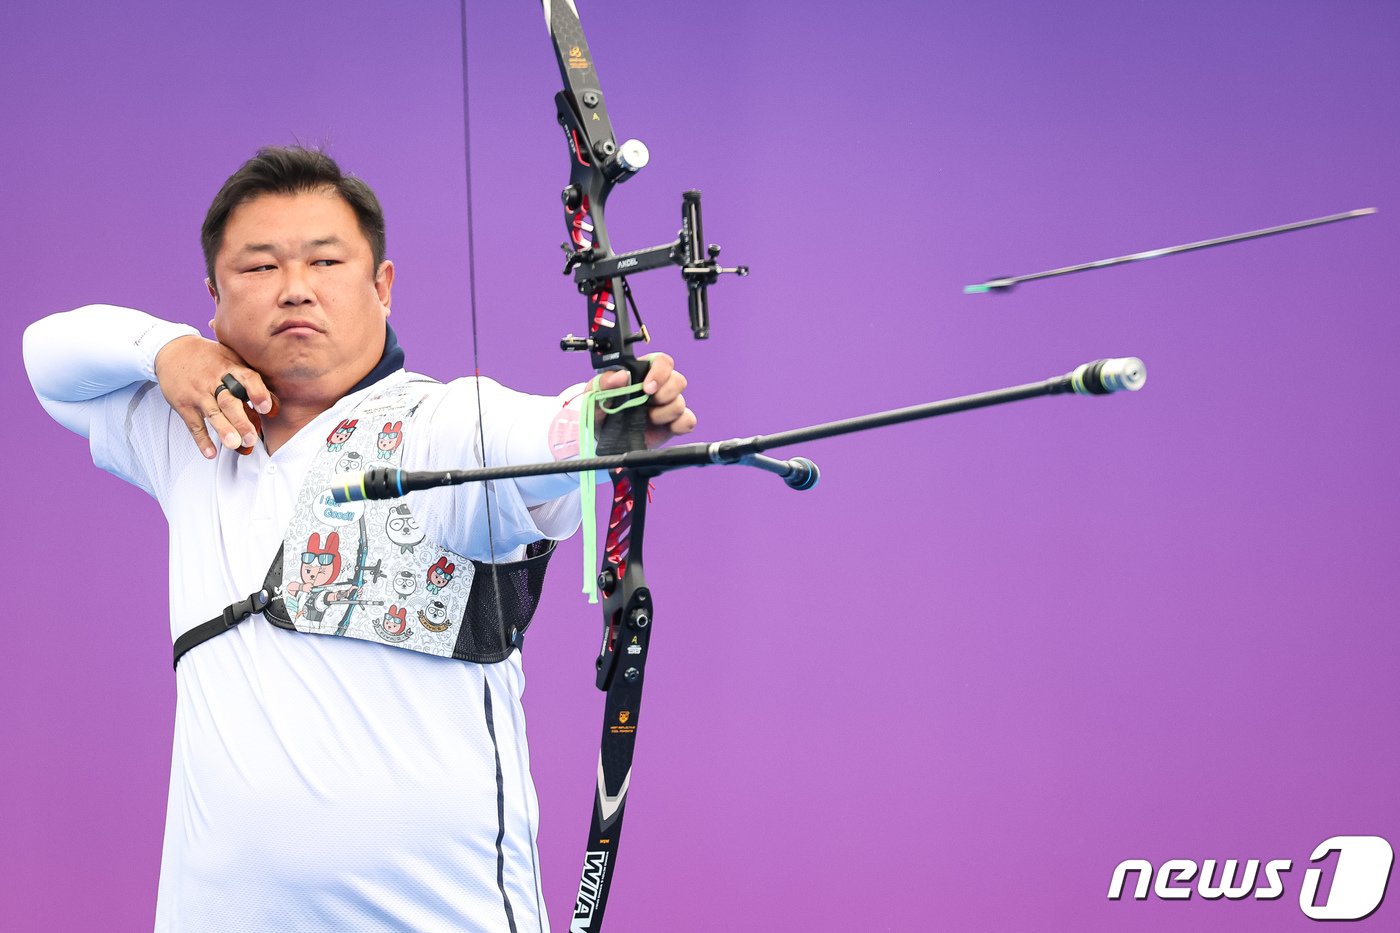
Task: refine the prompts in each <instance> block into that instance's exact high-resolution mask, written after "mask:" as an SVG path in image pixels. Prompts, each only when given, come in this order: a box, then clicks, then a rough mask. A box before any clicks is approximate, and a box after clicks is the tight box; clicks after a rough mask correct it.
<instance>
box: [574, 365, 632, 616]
mask: <svg viewBox="0 0 1400 933" xmlns="http://www.w3.org/2000/svg"><path fill="white" fill-rule="evenodd" d="M597 384H598V380H597V378H596V377H595V378H594V379H593V380H592V381H590V382H589V383H588V385H589V389H588V391H587V392H585V393H584V394H583V410H582V411H581V412H579V417H578V455H579V457H580V458H584V459H586V458H588V457H593V456H596V455H597V450H598V440H597V438H596V437H594V425H595V424H596V423H597V420H598V418H597V414H596V412H595V408H596V409H597V411H601V412H603V414H605V415H615V414H617V413H618V412H620V411H625V410H626V409H628V408H635V407H636V406H638V405H645V404H646V403H647V396H646V395H645V394H644V393H643V392H642V387H641V385H640V384H637V385H625V386H620V387H618V388H616V389H598V388H594V387H595V386H596V385H597ZM624 395H631V396H634V397H633V398H629V399H627V400H626V401H623V402H619V403H617V404H615V405H611V406H610V405H608V404H606V403H607V401H608V400H609V399H614V398H619V397H621V396H624ZM578 488H579V494H580V497H581V499H582V505H583V592H584V593H585V594H586V595H587V596H588V601H589V602H590V603H596V602H598V576H597V567H598V514H597V499H598V478H597V474H596V473H594V472H593V471H592V470H586V471H584V472H582V473H580V474H579V475H578Z"/></svg>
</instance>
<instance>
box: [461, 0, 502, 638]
mask: <svg viewBox="0 0 1400 933" xmlns="http://www.w3.org/2000/svg"><path fill="white" fill-rule="evenodd" d="M458 9H459V10H460V13H461V16H460V22H461V27H462V145H463V149H464V151H463V158H462V161H463V163H464V165H465V166H466V170H465V173H466V183H467V307H468V308H469V309H470V311H471V322H472V375H473V376H474V377H475V378H476V435H477V443H478V444H479V445H480V448H481V465H482V467H483V468H485V467H488V466H490V464H489V463H487V462H486V426H485V420H484V418H483V414H484V413H483V409H482V404H481V338H480V336H479V335H478V333H477V326H476V223H475V211H474V210H473V209H472V121H471V108H470V107H469V106H468V104H467V101H468V99H469V97H470V94H469V92H470V90H471V81H470V79H469V78H468V76H467V75H468V72H469V70H470V69H469V68H468V66H467V0H459V4H458ZM483 485H484V486H485V490H486V492H485V494H486V546H487V550H488V552H489V553H490V557H491V582H492V583H493V584H495V590H496V592H495V596H496V616H497V619H498V620H499V621H500V622H502V623H504V622H505V615H504V611H503V605H504V604H503V603H502V602H501V583H500V580H499V579H498V578H497V576H496V571H495V568H496V534H495V521H494V518H493V516H492V509H491V492H492V486H493V484H492V483H490V482H487V483H485V484H483Z"/></svg>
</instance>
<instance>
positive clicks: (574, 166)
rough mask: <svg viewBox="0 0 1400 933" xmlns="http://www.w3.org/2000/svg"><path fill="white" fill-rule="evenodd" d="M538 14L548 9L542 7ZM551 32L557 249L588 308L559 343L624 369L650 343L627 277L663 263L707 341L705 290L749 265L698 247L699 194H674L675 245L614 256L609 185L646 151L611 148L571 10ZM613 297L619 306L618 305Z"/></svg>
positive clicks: (637, 166)
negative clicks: (565, 148) (562, 174)
mask: <svg viewBox="0 0 1400 933" xmlns="http://www.w3.org/2000/svg"><path fill="white" fill-rule="evenodd" d="M571 6H572V5H570V7H571ZM545 9H546V11H547V12H550V5H549V4H548V3H546V4H545ZM550 27H551V28H550V34H551V36H552V37H553V39H554V46H555V51H556V53H557V55H558V59H559V71H560V74H561V75H562V76H563V78H564V88H565V89H564V90H562V91H560V92H559V93H558V94H556V95H555V96H554V103H555V108H556V110H557V112H558V119H559V125H560V126H562V127H563V128H564V137H565V139H566V141H567V142H568V144H569V150H570V154H571V156H572V158H571V159H570V165H571V171H570V175H569V184H568V185H566V186H565V188H564V190H563V192H562V195H561V197H562V198H563V201H564V222H565V225H566V227H567V229H568V231H569V240H568V241H567V242H565V243H563V244H562V247H563V250H564V252H565V253H566V254H567V255H568V259H567V260H566V261H565V263H564V273H565V274H566V275H567V274H568V273H570V272H572V273H573V275H574V283H575V284H576V285H577V286H578V289H579V291H580V292H582V293H583V294H584V295H586V296H588V298H589V304H590V307H589V312H590V313H589V334H588V336H587V337H576V336H574V335H573V334H570V335H568V336H567V337H565V338H564V339H562V340H561V341H560V342H559V346H560V348H561V349H564V350H588V351H589V352H590V353H591V354H592V358H593V366H594V368H595V369H603V368H605V367H609V366H617V365H622V366H624V367H626V368H628V369H629V370H631V369H633V364H630V363H629V360H628V358H629V357H630V356H631V354H629V353H626V352H624V351H625V349H626V348H627V347H628V346H630V345H631V344H633V343H635V342H636V341H638V340H642V341H648V342H649V341H650V339H651V338H650V335H649V334H648V333H647V329H646V325H645V324H643V323H642V320H641V315H640V314H639V313H638V311H637V303H636V300H635V299H634V298H633V297H632V289H631V287H630V286H629V285H628V284H627V278H626V276H628V275H633V274H635V273H638V272H646V271H648V270H650V269H660V268H662V267H664V266H670V265H677V266H680V267H681V277H682V278H683V279H684V280H685V283H686V287H687V289H688V290H689V292H690V329H691V332H692V333H693V334H694V335H695V339H697V340H704V339H706V338H707V337H709V336H710V306H709V298H708V295H707V289H708V288H709V286H711V285H713V284H714V283H715V281H716V280H717V279H718V278H719V277H720V276H721V275H722V274H724V273H727V272H732V273H734V274H736V275H748V274H749V269H748V266H732V267H729V268H725V267H723V266H721V265H720V264H719V262H718V257H719V253H720V248H719V246H717V245H716V244H714V243H709V244H707V243H705V234H704V228H703V225H702V223H701V220H700V192H699V191H687V192H685V194H683V195H682V196H681V229H680V231H679V233H678V234H677V236H676V239H675V240H674V241H672V242H670V243H664V244H662V245H660V246H653V247H651V248H650V249H640V250H634V251H632V252H629V253H622V254H620V255H619V254H615V253H614V252H613V250H612V244H611V243H610V242H609V241H608V234H607V228H606V226H605V225H604V224H603V222H602V216H603V208H604V205H605V204H606V202H607V198H608V194H609V193H610V192H611V191H612V188H613V186H614V185H616V184H619V183H621V182H624V181H626V180H627V179H629V178H631V177H632V176H633V175H635V174H636V173H637V172H639V171H641V169H642V168H644V167H645V166H646V164H647V161H648V160H649V158H650V154H649V153H648V151H647V147H646V146H645V145H643V144H642V143H641V142H640V141H638V140H635V139H629V140H627V141H626V142H624V143H622V144H621V145H618V143H617V141H616V137H615V136H614V134H613V129H612V123H611V121H610V120H609V119H608V111H607V104H606V103H605V102H604V100H603V92H602V90H601V89H600V88H599V87H598V77H597V72H596V71H595V70H594V68H593V61H592V56H591V55H590V53H589V51H588V43H587V40H585V39H584V37H583V30H582V29H581V28H579V27H578V19H577V13H576V12H574V11H573V10H572V9H571V8H570V9H568V10H567V11H565V10H562V9H556V10H554V11H553V13H552V15H551V16H550ZM619 293H621V295H622V296H623V299H624V301H625V302H626V307H623V308H619V307H618V306H617V302H616V298H617V295H618V294H619ZM628 308H630V309H631V312H630V314H631V318H632V319H635V320H636V325H637V327H636V330H635V331H634V330H633V328H632V326H631V325H632V321H631V320H630V319H629V316H628V310H627V309H628ZM633 375H640V373H636V372H634V373H633Z"/></svg>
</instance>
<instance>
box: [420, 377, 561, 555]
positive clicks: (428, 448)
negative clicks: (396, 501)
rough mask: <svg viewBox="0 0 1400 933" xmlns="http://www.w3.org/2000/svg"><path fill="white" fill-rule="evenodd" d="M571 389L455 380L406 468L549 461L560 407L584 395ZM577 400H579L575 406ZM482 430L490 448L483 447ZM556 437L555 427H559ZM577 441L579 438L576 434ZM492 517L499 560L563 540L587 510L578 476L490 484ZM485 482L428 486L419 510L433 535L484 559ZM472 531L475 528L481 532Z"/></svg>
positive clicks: (430, 416) (430, 417)
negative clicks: (532, 389) (552, 392)
mask: <svg viewBox="0 0 1400 933" xmlns="http://www.w3.org/2000/svg"><path fill="white" fill-rule="evenodd" d="M478 389H479V391H480V392H481V410H482V412H483V415H484V417H483V419H482V420H483V423H484V431H482V432H481V434H478V430H477V391H478ZM582 389H583V387H582V386H576V387H572V388H570V389H568V390H565V391H564V392H562V393H560V395H559V396H557V397H556V396H538V395H526V394H524V393H521V392H516V391H514V390H512V389H507V388H505V387H504V386H502V385H500V384H499V383H497V382H494V381H492V380H490V379H480V380H478V379H473V378H466V379H458V380H455V381H453V382H451V383H449V384H448V385H447V386H446V387H445V391H444V392H443V393H442V395H441V396H439V399H438V402H437V404H436V405H435V406H434V407H433V410H432V411H431V412H429V411H424V412H423V414H422V415H420V417H419V420H420V422H421V421H423V420H424V416H426V417H427V420H428V421H429V423H430V425H431V426H430V430H429V432H428V433H427V435H426V436H425V437H424V436H420V439H419V440H420V443H418V444H414V445H412V447H411V448H410V447H407V446H406V447H405V452H404V466H405V468H407V469H427V470H447V469H471V468H473V467H478V466H480V465H481V464H482V463H483V462H484V463H488V464H490V465H492V466H504V465H507V464H518V463H540V462H550V461H552V460H554V459H555V452H554V451H553V450H552V449H551V427H553V426H555V425H556V423H557V421H558V419H559V415H560V412H561V411H563V410H564V409H566V408H568V407H569V405H570V403H571V401H572V400H574V399H575V398H576V397H577V396H578V395H580V394H581V392H582ZM576 408H577V406H576V405H575V409H576ZM483 436H484V440H485V445H486V449H485V453H484V455H483V453H482V450H481V441H482V437H483ZM556 439H557V432H556ZM575 440H576V437H575ZM491 489H492V496H491V516H490V521H491V524H492V526H493V530H492V534H491V538H492V540H494V542H495V543H494V549H495V559H496V560H503V559H507V557H506V555H507V553H509V552H511V551H514V550H515V549H517V548H519V547H521V546H523V545H525V544H528V543H530V542H532V541H537V540H539V539H540V538H554V539H563V538H567V537H568V536H569V535H571V534H573V533H574V531H575V530H577V528H578V525H579V520H580V516H581V511H580V505H579V487H578V475H577V474H575V473H561V474H554V475H547V476H535V477H528V478H525V479H519V480H513V481H508V482H507V481H501V482H495V483H492V484H491ZM483 493H484V489H483V484H481V483H468V484H464V485H460V486H452V487H446V488H441V489H432V490H424V491H422V492H419V493H414V494H413V495H415V496H419V497H421V499H420V500H419V501H420V503H421V511H419V509H420V507H419V506H415V512H418V514H420V515H422V516H423V517H424V518H425V519H426V521H427V530H428V533H429V535H430V536H432V537H434V538H435V539H436V540H437V541H440V542H441V543H442V544H444V545H446V546H447V547H449V548H451V549H452V550H454V551H457V552H458V553H459V554H466V555H468V556H471V557H475V558H477V559H478V560H481V559H485V558H486V557H487V556H488V555H487V541H486V536H485V529H486V502H485V496H484V494H483ZM473 532H476V533H475V534H474V533H473Z"/></svg>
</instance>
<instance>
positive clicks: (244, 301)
mask: <svg viewBox="0 0 1400 933" xmlns="http://www.w3.org/2000/svg"><path fill="white" fill-rule="evenodd" d="M214 278H215V280H216V282H215V284H217V289H215V288H214V287H213V285H211V287H210V294H211V295H213V296H214V320H213V321H211V322H210V325H211V326H212V327H213V329H214V333H215V335H216V336H217V337H218V339H219V342H220V343H223V344H225V345H226V346H228V347H230V348H231V349H232V350H234V351H235V352H236V353H238V355H239V356H241V357H243V359H244V360H246V361H247V363H248V365H249V366H251V367H252V368H253V369H256V370H257V371H258V372H260V373H261V374H262V375H263V376H264V377H265V378H267V379H268V380H269V381H270V382H271V383H272V384H273V385H274V388H276V390H277V391H279V392H281V393H284V394H293V393H294V394H301V393H302V392H303V391H307V392H316V393H324V394H330V395H333V396H335V397H338V396H339V395H340V394H343V393H344V392H345V390H347V389H349V388H350V387H351V386H352V385H354V384H355V383H356V382H358V381H360V379H362V378H364V376H365V374H366V373H368V372H369V371H370V370H371V369H373V368H374V365H375V364H376V363H377V362H379V357H380V356H381V354H382V353H383V350H384V319H385V318H387V317H388V316H389V289H390V286H392V284H393V281H394V266H393V263H390V262H387V261H386V262H384V263H382V264H381V265H380V267H379V268H378V269H375V268H374V257H373V254H372V252H371V250H370V245H369V241H368V240H366V239H365V236H364V234H363V233H361V232H360V226H359V223H358V222H357V221H356V219H355V212H354V211H353V210H352V209H351V208H350V205H349V204H347V203H345V201H344V200H343V199H342V198H341V197H340V195H338V194H336V193H335V192H334V191H333V190H331V189H324V190H321V191H309V192H302V193H300V194H294V195H283V194H264V195H260V196H258V197H256V198H254V199H253V200H251V201H245V202H244V203H243V204H240V205H239V206H238V207H236V208H234V209H233V212H232V213H231V214H230V215H229V219H228V225H227V226H226V227H225V228H224V241H223V245H222V246H221V247H220V248H219V253H218V255H217V256H216V257H215V259H214Z"/></svg>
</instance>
